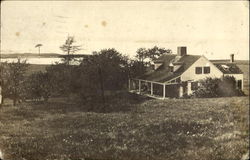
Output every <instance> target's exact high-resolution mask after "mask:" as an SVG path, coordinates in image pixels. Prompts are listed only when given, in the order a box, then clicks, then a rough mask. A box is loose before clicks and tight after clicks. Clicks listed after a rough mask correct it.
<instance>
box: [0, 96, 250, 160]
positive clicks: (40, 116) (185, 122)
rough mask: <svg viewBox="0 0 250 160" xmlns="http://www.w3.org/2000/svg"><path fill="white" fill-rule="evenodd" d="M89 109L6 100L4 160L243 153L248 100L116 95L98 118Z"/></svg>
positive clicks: (212, 159)
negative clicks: (19, 103)
mask: <svg viewBox="0 0 250 160" xmlns="http://www.w3.org/2000/svg"><path fill="white" fill-rule="evenodd" d="M99 105H100V104H99ZM87 106H88V107H87ZM91 107H92V108H93V107H96V108H98V107H99V106H98V103H97V104H95V105H92V106H91V105H90V104H87V103H86V104H83V105H78V104H76V103H75V102H74V101H70V100H68V99H51V100H50V101H49V102H46V103H34V102H27V103H23V104H21V105H19V106H16V107H14V106H12V105H11V103H10V102H9V101H7V104H6V105H4V106H2V108H0V150H1V151H2V153H3V154H4V159H5V160H56V159H57V160H83V159H85V160H87V159H89V160H90V159H91V160H94V159H96V160H104V159H110V160H118V159H121V160H123V159H124V160H130V159H133V160H145V159H150V160H151V159H152V160H154V159H156V160H177V159H182V160H240V159H241V157H242V156H243V155H244V154H246V153H247V150H248V147H249V146H248V145H249V141H248V134H249V128H248V126H249V122H248V119H249V100H248V97H230V98H210V99H166V100H155V99H146V98H143V97H139V96H137V95H131V94H128V93H126V94H125V93H124V94H122V95H120V96H114V97H112V98H109V99H107V101H106V108H107V109H106V112H105V113H100V112H90V111H89V108H91Z"/></svg>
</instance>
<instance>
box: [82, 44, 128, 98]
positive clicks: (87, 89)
mask: <svg viewBox="0 0 250 160" xmlns="http://www.w3.org/2000/svg"><path fill="white" fill-rule="evenodd" d="M126 63H127V60H126V57H124V56H122V55H121V54H120V53H119V52H117V51H116V50H115V49H103V50H101V51H100V52H94V53H93V56H89V57H88V58H85V59H83V60H82V62H81V65H80V71H79V73H80V85H81V91H80V94H81V96H82V97H85V98H87V97H90V96H91V97H100V98H101V99H102V102H103V103H104V102H105V98H104V91H106V90H109V91H115V90H120V89H123V87H124V86H125V85H124V84H126V83H127V81H128V76H127V68H126V66H127V64H126Z"/></svg>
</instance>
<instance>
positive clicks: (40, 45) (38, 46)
mask: <svg viewBox="0 0 250 160" xmlns="http://www.w3.org/2000/svg"><path fill="white" fill-rule="evenodd" d="M42 46H43V45H42V44H37V45H36V46H35V47H36V48H38V54H39V56H40V47H42Z"/></svg>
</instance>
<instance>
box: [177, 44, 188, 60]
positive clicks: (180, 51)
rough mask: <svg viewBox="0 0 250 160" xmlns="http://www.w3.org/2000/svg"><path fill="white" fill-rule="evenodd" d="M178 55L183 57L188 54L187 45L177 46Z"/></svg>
mask: <svg viewBox="0 0 250 160" xmlns="http://www.w3.org/2000/svg"><path fill="white" fill-rule="evenodd" d="M177 55H178V56H181V57H182V56H185V55H187V47H185V46H183V47H177Z"/></svg>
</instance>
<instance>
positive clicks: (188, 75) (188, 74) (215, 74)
mask: <svg viewBox="0 0 250 160" xmlns="http://www.w3.org/2000/svg"><path fill="white" fill-rule="evenodd" d="M208 66H210V73H209V74H204V73H203V71H202V74H196V73H195V67H208ZM222 76H223V73H222V72H221V71H220V70H219V69H218V68H217V67H216V66H215V65H214V64H213V63H211V62H210V61H209V60H208V59H206V58H205V57H203V56H202V57H201V58H199V59H198V60H197V61H196V62H195V63H194V64H192V65H191V66H190V67H189V68H188V69H187V70H186V71H185V72H184V73H183V74H182V75H181V81H198V80H201V79H205V78H207V77H212V78H221V77H222Z"/></svg>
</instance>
